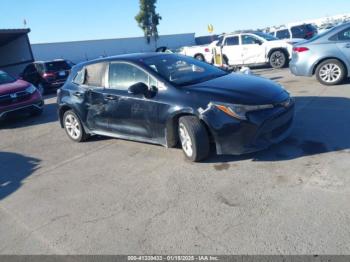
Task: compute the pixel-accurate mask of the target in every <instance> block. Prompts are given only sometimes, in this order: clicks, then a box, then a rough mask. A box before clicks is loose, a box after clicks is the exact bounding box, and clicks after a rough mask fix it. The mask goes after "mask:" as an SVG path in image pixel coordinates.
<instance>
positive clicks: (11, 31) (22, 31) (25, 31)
mask: <svg viewBox="0 0 350 262" xmlns="http://www.w3.org/2000/svg"><path fill="white" fill-rule="evenodd" d="M29 32H30V29H29V28H19V29H1V28H0V34H28V33H29Z"/></svg>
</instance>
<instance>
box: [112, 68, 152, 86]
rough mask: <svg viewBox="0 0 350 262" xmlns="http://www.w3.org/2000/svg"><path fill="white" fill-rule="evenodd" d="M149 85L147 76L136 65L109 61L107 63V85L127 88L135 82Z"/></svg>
mask: <svg viewBox="0 0 350 262" xmlns="http://www.w3.org/2000/svg"><path fill="white" fill-rule="evenodd" d="M139 82H142V83H145V84H146V85H149V76H148V74H147V73H146V72H144V71H143V70H141V69H139V68H138V67H136V66H134V65H131V64H128V63H122V62H116V63H111V64H110V65H109V87H110V88H115V89H120V90H127V89H128V88H129V87H130V86H132V85H133V84H136V83H139Z"/></svg>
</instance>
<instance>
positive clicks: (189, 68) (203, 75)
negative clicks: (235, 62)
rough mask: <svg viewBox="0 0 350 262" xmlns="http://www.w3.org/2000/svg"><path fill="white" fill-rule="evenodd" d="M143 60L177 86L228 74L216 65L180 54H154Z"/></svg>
mask: <svg viewBox="0 0 350 262" xmlns="http://www.w3.org/2000/svg"><path fill="white" fill-rule="evenodd" d="M142 61H143V63H144V64H145V65H146V66H147V67H149V68H151V69H152V70H153V71H155V72H156V73H157V74H159V75H160V76H161V77H163V78H164V79H165V80H167V81H168V82H170V83H172V84H174V85H175V86H186V85H191V84H197V83H201V82H204V81H208V80H210V79H214V78H218V77H221V76H224V75H226V74H228V73H227V72H226V71H223V70H221V69H219V68H217V67H215V66H212V65H209V64H207V63H204V62H200V61H198V60H196V59H194V58H191V57H186V56H180V55H173V54H168V55H161V56H153V57H149V58H146V59H143V60H142Z"/></svg>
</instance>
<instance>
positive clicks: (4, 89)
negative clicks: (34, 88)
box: [0, 80, 30, 95]
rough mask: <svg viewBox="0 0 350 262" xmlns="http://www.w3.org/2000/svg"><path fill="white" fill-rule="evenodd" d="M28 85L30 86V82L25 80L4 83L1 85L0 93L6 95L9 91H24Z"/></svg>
mask: <svg viewBox="0 0 350 262" xmlns="http://www.w3.org/2000/svg"><path fill="white" fill-rule="evenodd" d="M28 86H30V84H29V83H28V82H26V81H23V80H17V81H15V82H12V83H8V84H2V85H0V95H6V94H8V93H15V92H19V91H23V90H24V89H26V88H27V87H28Z"/></svg>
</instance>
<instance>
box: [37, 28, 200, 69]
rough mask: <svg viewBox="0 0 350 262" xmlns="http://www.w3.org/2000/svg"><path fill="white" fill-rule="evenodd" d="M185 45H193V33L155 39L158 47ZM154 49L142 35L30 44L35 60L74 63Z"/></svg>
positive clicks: (175, 47)
mask: <svg viewBox="0 0 350 262" xmlns="http://www.w3.org/2000/svg"><path fill="white" fill-rule="evenodd" d="M186 45H195V34H194V33H189V34H174V35H162V36H159V39H158V41H157V46H158V47H160V46H166V47H168V48H170V49H177V48H180V47H182V46H186ZM155 49H156V45H155V43H154V41H152V42H151V43H150V44H147V42H146V40H145V38H144V37H133V38H119V39H103V40H88V41H74V42H60V43H46V44H32V50H33V55H34V58H35V60H37V61H38V60H40V61H47V60H54V59H67V60H70V61H72V62H74V63H80V62H83V61H88V60H92V59H96V58H99V57H105V56H112V55H119V54H127V53H139V52H154V51H155Z"/></svg>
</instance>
